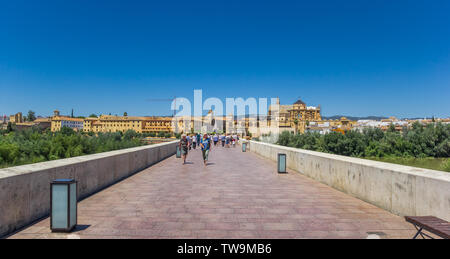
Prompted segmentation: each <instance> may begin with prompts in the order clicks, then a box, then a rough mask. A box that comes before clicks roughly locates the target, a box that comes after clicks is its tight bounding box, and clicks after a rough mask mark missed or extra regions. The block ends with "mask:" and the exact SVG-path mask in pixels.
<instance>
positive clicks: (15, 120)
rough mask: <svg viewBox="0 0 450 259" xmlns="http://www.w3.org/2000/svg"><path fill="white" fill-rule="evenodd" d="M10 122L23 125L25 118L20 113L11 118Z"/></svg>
mask: <svg viewBox="0 0 450 259" xmlns="http://www.w3.org/2000/svg"><path fill="white" fill-rule="evenodd" d="M9 121H10V122H11V123H22V122H23V116H22V113H21V112H18V113H16V114H14V115H11V116H9Z"/></svg>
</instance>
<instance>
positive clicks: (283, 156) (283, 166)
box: [278, 153, 287, 174]
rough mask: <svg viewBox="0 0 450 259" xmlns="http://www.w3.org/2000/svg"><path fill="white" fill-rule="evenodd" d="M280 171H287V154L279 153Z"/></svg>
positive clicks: (280, 172)
mask: <svg viewBox="0 0 450 259" xmlns="http://www.w3.org/2000/svg"><path fill="white" fill-rule="evenodd" d="M278 173H279V174H282V173H287V172H286V154H282V153H278Z"/></svg>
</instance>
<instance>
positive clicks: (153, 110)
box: [0, 0, 450, 117]
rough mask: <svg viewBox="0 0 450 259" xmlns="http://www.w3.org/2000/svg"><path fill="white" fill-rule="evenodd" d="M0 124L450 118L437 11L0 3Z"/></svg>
mask: <svg viewBox="0 0 450 259" xmlns="http://www.w3.org/2000/svg"><path fill="white" fill-rule="evenodd" d="M0 89H1V93H0V115H2V114H12V113H15V112H18V111H22V112H27V111H28V110H29V109H31V110H34V111H35V112H36V113H37V114H38V115H50V114H51V113H52V111H53V110H54V109H59V110H61V112H62V113H65V114H69V113H70V110H71V109H72V108H73V109H74V110H75V115H89V114H91V113H97V114H98V113H112V114H122V113H123V112H124V111H127V112H128V114H129V115H168V114H171V112H170V110H169V108H170V106H169V103H168V102H167V103H163V102H162V103H151V102H148V101H146V99H148V98H170V97H172V96H183V97H188V98H192V97H193V89H203V94H204V97H222V98H225V97H245V98H247V97H275V96H279V97H280V99H281V103H292V102H294V101H295V100H296V98H297V97H299V96H300V97H301V98H302V100H303V101H305V102H306V103H307V104H308V105H318V104H321V105H322V114H323V115H336V114H344V115H354V116H365V115H386V116H390V115H394V116H398V117H416V116H419V117H423V116H428V117H429V116H432V115H434V116H445V117H447V116H450V1H448V0H433V1H414V0H405V1H400V0H396V1H390V0H386V1H376V0H370V1H364V0H345V1H335V0H331V1H321V0H319V1H317V0H315V1H282V0H281V1H280V0H277V1H261V0H258V1H244V0H240V1H235V0H226V1H211V0H209V1H195V0H194V1H144V0H142V1H132V0H127V1H115V0H105V1H94V0H89V1H84V0H76V1H72V0H64V1H60V0H58V1H47V0H40V1H34V0H29V1H22V0H14V1H9V0H8V1H7V0H0Z"/></svg>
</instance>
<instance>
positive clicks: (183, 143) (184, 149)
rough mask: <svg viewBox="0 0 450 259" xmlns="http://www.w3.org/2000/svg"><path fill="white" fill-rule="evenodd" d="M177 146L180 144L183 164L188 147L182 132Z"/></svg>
mask: <svg viewBox="0 0 450 259" xmlns="http://www.w3.org/2000/svg"><path fill="white" fill-rule="evenodd" d="M179 146H180V150H181V156H182V157H183V165H184V164H185V163H186V158H187V155H188V148H189V141H188V140H187V138H186V134H183V135H182V136H181V140H180V143H179Z"/></svg>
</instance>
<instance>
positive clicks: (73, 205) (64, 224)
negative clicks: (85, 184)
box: [50, 179, 77, 232]
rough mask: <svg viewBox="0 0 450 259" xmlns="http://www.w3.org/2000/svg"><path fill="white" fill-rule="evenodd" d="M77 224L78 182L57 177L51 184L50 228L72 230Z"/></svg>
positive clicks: (53, 229)
mask: <svg viewBox="0 0 450 259" xmlns="http://www.w3.org/2000/svg"><path fill="white" fill-rule="evenodd" d="M76 225H77V182H76V181H75V180H74V179H57V180H54V181H53V182H51V184H50V229H51V230H52V232H70V231H72V229H73V228H74V227H75V226H76Z"/></svg>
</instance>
